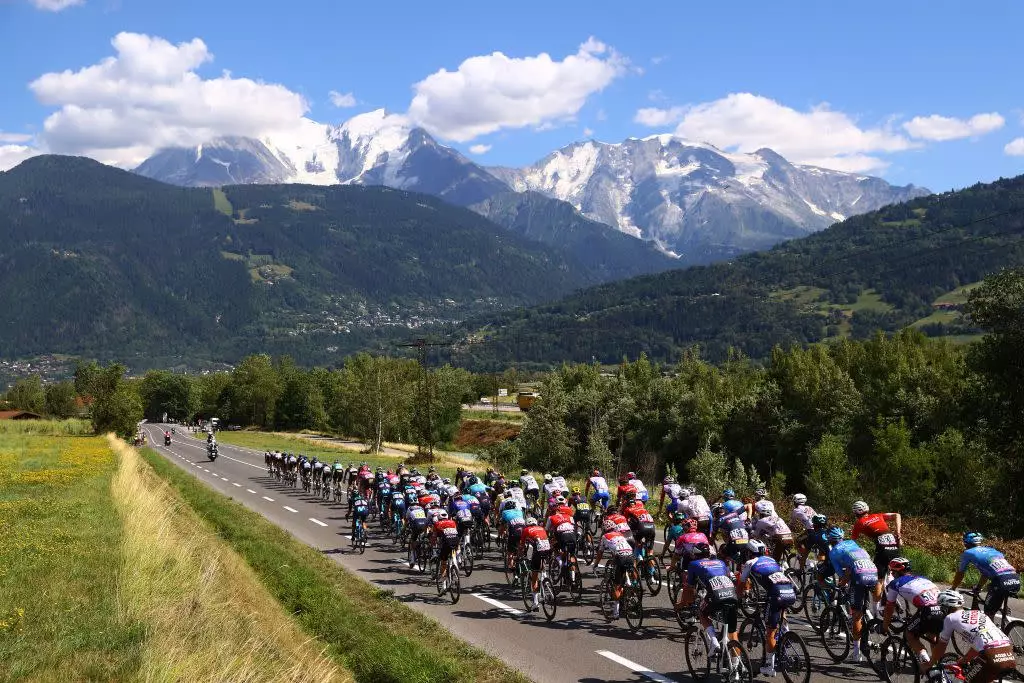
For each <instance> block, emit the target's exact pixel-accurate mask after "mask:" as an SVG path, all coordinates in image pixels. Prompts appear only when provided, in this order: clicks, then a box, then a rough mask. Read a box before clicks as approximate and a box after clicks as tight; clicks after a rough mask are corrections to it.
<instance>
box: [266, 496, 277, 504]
mask: <svg viewBox="0 0 1024 683" xmlns="http://www.w3.org/2000/svg"><path fill="white" fill-rule="evenodd" d="M263 500H269V501H270V502H271V503H273V502H274V499H273V498H271V497H270V496H263Z"/></svg>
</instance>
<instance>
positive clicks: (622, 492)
mask: <svg viewBox="0 0 1024 683" xmlns="http://www.w3.org/2000/svg"><path fill="white" fill-rule="evenodd" d="M630 493H632V494H634V495H635V494H636V487H635V486H633V485H632V484H631V483H629V477H627V476H626V475H625V474H623V475H622V476H620V477H619V487H618V488H617V489H615V504H616V505H622V503H623V501H624V500H625V499H626V496H627V495H628V494H630Z"/></svg>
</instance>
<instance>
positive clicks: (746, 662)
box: [718, 640, 754, 683]
mask: <svg viewBox="0 0 1024 683" xmlns="http://www.w3.org/2000/svg"><path fill="white" fill-rule="evenodd" d="M725 651H726V653H727V654H728V655H729V656H728V657H724V658H723V657H719V658H718V665H719V671H720V672H721V665H722V662H723V661H724V662H725V665H726V667H727V668H728V671H729V680H730V681H741V682H742V681H745V682H746V683H752V681H753V680H754V670H753V669H752V668H751V666H750V655H749V654H747V649H746V648H745V647H743V644H742V643H739V642H737V641H735V640H730V641H729V642H727V643H726V644H725Z"/></svg>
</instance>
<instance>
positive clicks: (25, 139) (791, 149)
mask: <svg viewBox="0 0 1024 683" xmlns="http://www.w3.org/2000/svg"><path fill="white" fill-rule="evenodd" d="M65 4H67V5H69V6H66V7H63V8H59V6H61V5H65ZM967 7H968V5H967V4H966V3H957V2H942V1H935V0H927V1H925V0H921V1H917V0H913V1H901V2H895V3H894V2H891V1H890V2H874V1H865V2H857V3H852V2H849V3H845V4H842V3H833V2H810V1H808V2H774V3H753V2H733V3H723V2H716V3H711V2H705V3H696V2H682V1H674V2H669V1H664V2H645V1H643V0H632V1H631V2H628V3H602V2H597V3H595V2H566V1H562V2H551V1H550V0H549V1H547V2H533V1H522V2H517V3H493V2H482V1H479V0H478V1H477V2H460V1H445V2H430V3H426V2H422V1H421V2H404V1H393V2H373V3H363V2H360V3H353V2H345V1H343V0H335V1H333V2H332V1H329V0H292V1H291V2H259V1H257V2H253V1H252V0H248V1H246V2H241V1H237V0H204V1H203V2H199V1H198V0H174V1H173V2H171V1H166V0H84V2H83V1H79V2H74V0H0V63H2V64H4V77H3V79H2V80H0V101H2V102H3V106H2V107H0V168H3V167H9V166H10V165H12V164H13V163H15V162H16V161H17V160H18V159H20V158H23V157H24V156H27V155H29V154H32V153H36V152H38V151H55V152H65V153H84V154H89V155H90V156H94V157H96V158H100V159H101V160H104V161H110V162H115V163H120V164H122V165H126V166H130V165H132V164H133V163H135V161H137V160H138V158H139V157H140V156H144V155H145V154H146V153H148V152H149V151H151V150H152V148H153V147H154V146H160V145H163V144H169V143H173V142H180V143H182V144H191V143H192V142H194V141H195V140H196V139H197V136H200V137H201V136H202V135H205V134H213V133H219V134H223V133H227V132H238V133H240V134H258V133H261V132H263V130H264V129H266V128H274V129H277V128H279V127H282V126H287V125H289V121H291V120H292V119H294V118H296V117H301V116H306V117H308V118H310V119H313V120H316V121H319V122H323V123H340V122H342V121H344V120H345V119H347V118H349V117H351V116H353V115H355V114H357V113H360V112H363V111H369V110H371V109H376V108H380V107H386V108H387V109H388V110H390V111H393V112H396V113H401V114H406V113H407V115H408V116H409V117H410V118H412V119H413V120H414V122H416V123H420V124H422V125H424V126H425V127H427V128H428V130H430V131H431V132H433V133H434V134H435V135H436V136H437V137H439V138H441V139H442V140H443V141H444V142H445V143H446V144H450V145H453V146H455V147H457V148H459V149H460V150H462V151H464V152H465V153H466V154H467V155H470V156H472V157H473V158H474V159H476V160H478V161H480V162H481V163H485V164H495V165H497V164H500V165H524V164H527V163H531V162H533V161H536V160H537V159H539V158H541V157H542V156H544V155H545V154H547V153H549V152H550V151H552V150H553V149H555V148H558V147H560V146H563V145H565V144H568V143H570V142H572V141H575V140H579V139H582V138H585V137H594V138H596V139H598V140H603V141H609V142H616V141H620V140H622V139H624V138H626V137H629V136H644V135H650V134H653V133H660V132H673V131H676V132H678V133H680V134H683V135H685V136H687V137H692V138H697V139H701V140H707V141H710V142H712V143H714V144H716V145H718V146H720V147H723V148H728V149H731V150H739V151H746V150H753V149H756V148H757V147H761V146H768V147H773V148H775V149H777V150H778V151H780V152H781V153H782V154H783V155H784V156H787V157H788V158H790V159H791V160H795V161H801V162H805V163H818V164H821V165H827V166H831V167H835V168H840V169H843V170H852V171H857V172H865V173H876V174H881V175H883V177H885V178H886V179H888V180H889V181H890V182H894V183H899V184H904V183H915V184H918V185H924V186H926V187H929V188H931V189H933V190H937V191H939V190H946V189H950V188H954V187H963V186H965V185H969V184H972V183H974V182H977V181H987V180H992V179H994V178H997V177H999V176H1011V175H1017V174H1020V173H1022V172H1024V125H1022V124H1024V92H1022V81H1021V73H1022V72H1024V69H1022V67H1024V57H1022V52H1021V51H1020V50H1019V48H1018V47H1017V45H1018V43H1019V41H1020V27H1021V26H1024V4H1022V3H1011V2H985V1H976V2H972V3H970V9H969V11H968V10H967V9H965V8H967ZM122 33H125V34H138V35H137V36H135V37H134V39H132V38H131V37H129V38H127V39H125V40H124V41H123V42H121V43H119V46H120V47H115V46H114V45H112V41H113V40H114V39H115V36H117V35H118V34H122ZM196 39H198V41H201V43H200V42H198V41H196V42H193V41H195V40H196ZM163 41H167V43H166V44H165V43H164V42H163ZM182 44H185V45H186V47H181V48H179V46H180V45H182ZM495 52H501V53H503V54H504V55H505V56H506V57H507V59H500V58H497V57H494V56H493V53H495ZM542 53H546V54H548V55H550V61H545V60H540V59H537V56H538V55H541V54H542ZM114 58H117V59H118V62H115V63H114V64H113V65H108V66H106V67H103V66H102V65H101V66H100V67H97V68H95V69H92V70H89V71H85V72H81V70H83V69H85V68H86V67H90V66H92V65H97V64H101V63H102V62H103V60H105V59H108V60H113V59H114ZM466 60H470V61H468V62H467V61H466ZM442 69H445V70H447V72H448V73H446V74H445V73H438V72H440V71H441V70H442ZM65 71H67V72H68V73H67V74H64V75H63V76H62V75H60V74H61V72H65ZM225 71H227V72H230V76H225V75H224V72H225ZM45 74H51V75H50V76H46V77H45V78H44V75H45ZM33 83H34V84H35V85H34V86H33V85H32V84H33ZM332 91H333V92H335V93H337V94H338V95H343V96H346V97H339V98H336V99H337V100H338V102H340V103H342V104H344V105H346V106H343V107H338V106H335V105H334V104H332V101H331V99H332V98H331V97H330V95H329V93H331V92H332ZM196 93H202V97H203V99H204V102H203V104H202V105H201V106H200V105H195V103H194V102H195V100H194V98H195V97H198V96H199V95H196ZM414 97H415V98H416V100H415V101H414ZM347 105H352V106H347ZM940 117H941V118H940ZM471 150H473V151H471ZM1014 153H1016V155H1015V154H1014Z"/></svg>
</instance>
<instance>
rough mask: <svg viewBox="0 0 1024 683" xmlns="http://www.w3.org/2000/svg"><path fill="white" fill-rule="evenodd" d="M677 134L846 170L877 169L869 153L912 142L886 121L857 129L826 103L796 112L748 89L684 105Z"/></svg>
mask: <svg viewBox="0 0 1024 683" xmlns="http://www.w3.org/2000/svg"><path fill="white" fill-rule="evenodd" d="M676 134H677V135H680V136H682V137H685V138H689V139H692V140H698V141H706V142H710V143H711V144H713V145H716V146H718V147H721V148H723V149H726V150H735V151H740V152H753V151H756V150H757V149H759V148H761V147H768V148H770V149H773V150H775V151H776V152H778V153H779V154H781V155H782V156H784V157H785V158H787V159H789V160H790V161H793V162H797V163H805V164H815V165H817V166H823V167H826V168H834V169H838V170H844V171H851V172H866V171H879V170H882V169H884V168H886V167H887V166H888V162H887V161H885V160H884V159H880V158H878V157H877V156H873V155H874V154H877V153H880V152H898V151H902V150H906V149H911V148H912V147H915V146H917V145H916V143H913V142H911V141H910V140H909V139H907V138H906V137H904V136H902V135H900V134H899V133H896V132H894V131H892V130H890V129H889V127H887V126H876V127H871V128H861V127H860V126H858V125H857V123H856V122H855V121H854V120H853V119H852V118H850V117H849V116H848V115H847V114H844V113H843V112H839V111H834V110H832V109H830V108H829V106H828V105H827V104H820V105H818V106H815V107H812V108H811V109H810V110H808V111H797V110H796V109H792V108H790V107H787V106H785V105H783V104H780V103H778V102H776V101H774V100H771V99H769V98H767V97H761V96H759V95H753V94H750V93H733V94H731V95H728V96H726V97H723V98H722V99H719V100H715V101H713V102H706V103H703V104H698V105H696V106H693V107H689V108H688V109H687V110H686V114H685V115H684V116H683V119H682V121H681V122H680V123H679V126H678V127H677V128H676Z"/></svg>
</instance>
